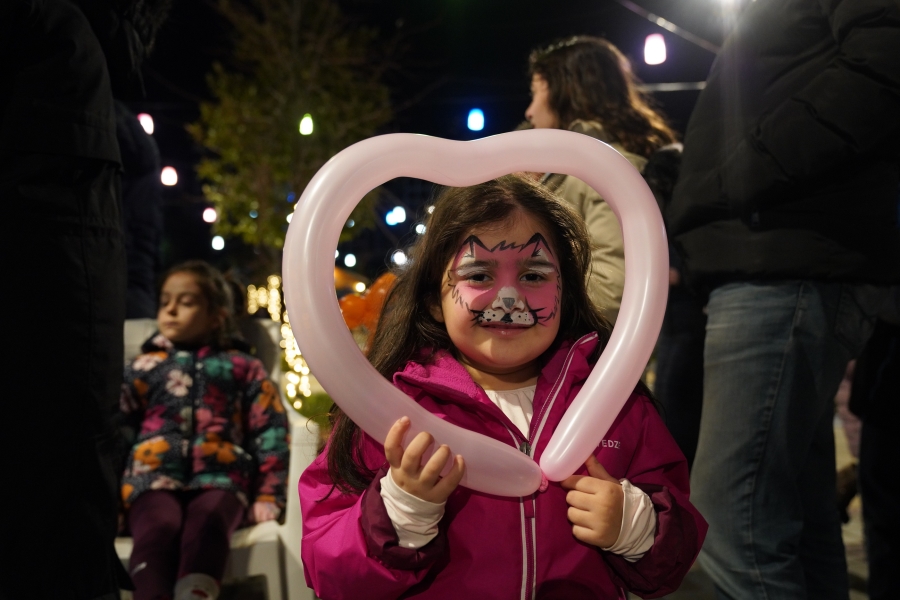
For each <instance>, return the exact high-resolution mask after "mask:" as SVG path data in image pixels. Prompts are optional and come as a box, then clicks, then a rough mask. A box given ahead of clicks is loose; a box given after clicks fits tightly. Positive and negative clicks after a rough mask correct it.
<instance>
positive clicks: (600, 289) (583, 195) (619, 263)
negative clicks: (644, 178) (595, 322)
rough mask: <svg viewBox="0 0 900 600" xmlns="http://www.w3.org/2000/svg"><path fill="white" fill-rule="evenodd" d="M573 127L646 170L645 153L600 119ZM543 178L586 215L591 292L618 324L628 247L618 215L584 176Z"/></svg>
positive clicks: (595, 301)
mask: <svg viewBox="0 0 900 600" xmlns="http://www.w3.org/2000/svg"><path fill="white" fill-rule="evenodd" d="M569 129H570V130H571V131H575V132H577V133H583V134H585V135H589V136H591V137H594V138H597V139H598V140H600V141H601V142H606V143H607V144H609V145H610V146H612V147H613V148H615V149H616V150H617V151H618V152H619V153H620V154H621V155H622V156H624V157H625V158H627V159H628V161H629V162H630V163H631V164H632V165H633V166H634V167H635V168H636V169H637V170H638V171H643V170H644V165H646V164H647V159H646V158H644V157H643V156H639V155H637V154H632V153H631V152H628V151H627V150H625V149H624V148H623V147H622V145H621V144H619V143H617V142H613V141H611V140H610V138H609V136H608V135H607V133H606V132H605V131H604V130H603V126H601V125H600V123H598V122H596V121H574V122H573V123H572V125H571V126H570V127H569ZM541 182H542V183H543V184H544V185H545V186H546V187H547V189H549V190H550V191H552V192H554V193H555V194H556V195H558V196H560V197H561V198H563V199H564V200H566V201H567V202H568V203H569V204H570V205H571V206H572V207H573V208H574V209H575V210H576V211H578V214H580V215H581V216H582V217H584V221H585V223H586V224H587V229H588V232H589V233H590V234H591V242H592V245H593V250H592V252H591V274H590V277H589V278H588V292H589V293H590V296H591V299H592V300H593V301H594V303H595V304H597V306H598V307H599V308H600V310H601V311H602V312H603V316H605V317H606V318H607V319H609V321H610V323H612V324H615V322H616V317H618V316H619V306H620V305H621V304H622V288H623V287H624V286H625V249H624V246H623V242H622V228H621V227H620V226H619V221H618V219H616V216H615V215H614V214H613V211H612V208H610V206H609V205H608V204H607V203H606V202H604V200H603V198H601V197H600V194H598V193H597V192H596V191H595V190H594V189H593V188H592V187H590V186H589V185H588V184H586V183H585V182H583V181H581V180H580V179H577V178H575V177H572V176H571V175H565V174H562V173H547V174H545V175H544V176H543V177H542V178H541Z"/></svg>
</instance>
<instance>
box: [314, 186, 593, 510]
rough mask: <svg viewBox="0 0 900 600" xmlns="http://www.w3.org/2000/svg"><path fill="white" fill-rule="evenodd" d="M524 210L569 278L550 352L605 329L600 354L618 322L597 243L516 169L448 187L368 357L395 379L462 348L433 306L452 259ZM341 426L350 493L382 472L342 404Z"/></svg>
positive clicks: (337, 470) (341, 461)
mask: <svg viewBox="0 0 900 600" xmlns="http://www.w3.org/2000/svg"><path fill="white" fill-rule="evenodd" d="M522 213H525V214H528V215H530V216H531V217H532V218H534V219H535V220H536V221H538V222H539V223H541V224H542V225H543V226H544V227H545V228H546V229H547V231H548V233H549V234H550V236H551V239H550V240H548V241H549V242H550V244H551V246H552V248H553V250H554V251H555V252H556V253H557V260H558V261H559V265H560V275H561V277H562V282H563V294H562V306H561V309H560V328H559V334H558V335H557V338H556V340H555V342H554V344H553V345H552V346H551V348H550V349H549V350H548V351H547V352H548V353H550V352H552V351H553V350H554V349H555V348H556V347H558V346H559V344H560V343H561V342H562V341H563V340H567V339H577V338H579V337H581V336H582V335H585V334H587V333H590V332H593V331H597V332H598V333H599V335H600V344H599V345H598V349H597V354H596V355H597V356H599V353H600V351H602V349H603V348H604V347H605V346H606V342H607V341H608V339H609V333H610V329H611V327H610V324H609V322H608V321H606V319H604V318H603V316H601V314H600V312H599V310H598V309H597V307H596V306H595V305H594V304H593V302H592V301H591V299H590V296H589V295H588V292H587V283H586V282H587V277H588V274H589V269H590V266H591V244H590V237H589V236H588V233H587V229H586V228H585V225H584V221H583V220H582V218H581V217H580V216H579V215H578V214H577V213H575V212H574V211H573V210H572V209H571V208H570V207H569V206H568V205H566V204H565V203H564V202H563V201H561V200H559V199H558V198H556V197H555V196H553V195H552V194H551V193H550V192H548V191H547V190H546V189H544V188H543V187H542V186H540V185H538V184H536V183H534V182H532V181H530V180H527V179H525V178H523V177H519V176H515V175H508V176H505V177H501V178H499V179H495V180H492V181H488V182H486V183H482V184H479V185H475V186H471V187H466V188H447V189H445V190H444V192H443V193H442V194H441V195H440V197H439V198H438V199H437V201H436V202H435V204H434V211H433V212H432V214H431V216H430V217H429V219H428V221H427V222H426V230H425V233H424V234H423V235H422V236H421V237H420V238H419V239H418V241H417V242H416V244H415V245H413V246H412V248H411V249H410V250H409V252H408V255H409V261H408V262H407V264H406V265H404V267H402V268H401V269H399V270H398V272H397V280H396V281H395V283H394V286H393V287H392V288H391V291H390V292H389V294H388V296H387V299H386V301H385V304H384V309H383V312H382V315H381V319H380V321H379V324H378V328H377V330H376V333H375V338H374V340H373V342H372V347H371V349H370V350H369V353H368V359H369V361H370V362H371V363H372V365H373V366H374V367H375V368H376V369H377V370H378V372H379V373H381V374H382V375H383V376H384V377H386V378H388V379H391V378H392V377H393V375H394V373H396V372H397V371H399V370H401V369H403V368H404V367H405V366H406V364H407V362H409V361H410V360H414V359H415V360H417V361H419V362H421V361H422V360H428V358H427V356H425V357H423V355H422V353H423V351H425V352H431V353H434V352H435V351H437V350H448V351H450V352H455V348H454V346H453V343H452V342H451V341H450V337H449V335H448V334H447V329H446V327H445V326H444V324H442V323H440V322H438V321H437V320H435V318H434V317H433V316H432V314H431V310H430V309H431V307H433V306H440V302H441V298H440V291H441V283H442V281H443V276H444V271H445V270H446V268H447V264H448V263H449V262H450V260H451V259H452V258H453V257H454V256H455V255H456V253H457V252H458V251H459V246H460V244H461V243H462V242H463V240H464V239H465V237H466V236H467V235H469V234H470V233H471V232H472V230H474V229H476V228H484V227H490V226H496V227H498V228H501V227H503V226H504V225H505V224H507V223H508V222H509V221H510V219H513V218H516V217H517V216H518V215H521V214H522ZM333 423H334V432H333V434H332V437H331V441H330V449H329V452H328V471H329V474H330V476H331V479H332V481H333V482H334V484H335V485H336V486H337V488H338V489H340V490H341V491H342V492H345V493H349V492H353V491H359V490H362V489H364V488H365V487H366V486H368V484H369V483H370V482H371V480H372V478H373V476H374V472H373V471H372V470H371V469H369V468H367V467H366V465H365V464H364V462H363V460H362V456H361V441H362V433H361V431H360V429H359V427H358V426H357V425H356V424H355V423H354V422H353V421H351V420H350V419H349V418H347V417H346V416H345V415H344V414H343V413H341V411H340V410H339V409H336V410H335V412H334V414H333Z"/></svg>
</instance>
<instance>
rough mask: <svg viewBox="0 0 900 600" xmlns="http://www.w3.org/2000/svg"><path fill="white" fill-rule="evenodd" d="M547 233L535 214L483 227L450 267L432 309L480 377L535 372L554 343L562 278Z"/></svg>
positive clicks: (472, 371)
mask: <svg viewBox="0 0 900 600" xmlns="http://www.w3.org/2000/svg"><path fill="white" fill-rule="evenodd" d="M548 237H549V236H548V235H547V232H546V228H545V227H543V226H542V225H541V224H540V223H538V222H536V221H535V220H534V219H532V218H530V217H528V216H523V217H522V218H518V219H515V220H514V221H512V222H511V223H510V224H509V226H507V227H504V228H501V229H498V228H496V227H494V228H486V229H476V230H474V231H472V232H471V233H470V235H469V236H468V237H467V238H466V239H465V241H464V242H463V244H462V246H461V247H460V249H459V252H458V253H457V254H456V256H455V257H453V259H451V260H450V262H449V264H448V265H447V270H446V271H445V274H444V279H443V284H442V288H441V305H440V310H439V311H438V310H437V307H435V311H434V313H433V314H434V315H435V318H437V319H438V320H439V321H441V322H443V323H444V324H445V325H446V327H447V333H448V334H449V335H450V339H451V340H452V342H453V345H454V346H455V347H456V349H457V350H458V351H459V355H461V360H462V362H463V364H464V365H465V366H466V368H467V369H468V370H469V373H470V374H472V376H473V378H474V379H475V381H479V382H481V381H484V380H483V379H479V377H481V376H485V375H486V374H489V375H490V377H493V378H495V379H494V381H496V378H498V377H501V378H502V377H507V378H508V379H509V380H510V381H517V382H521V381H526V380H528V378H529V377H531V376H532V375H533V376H535V377H536V374H537V371H538V367H537V359H538V358H539V357H540V355H541V354H543V353H544V351H546V350H547V348H549V347H550V345H551V344H552V343H553V342H554V341H555V339H556V335H557V333H558V332H559V322H560V318H559V310H560V301H561V298H562V282H561V280H560V274H559V263H558V261H557V258H556V256H555V253H554V251H553V248H552V247H551V246H550V245H549V244H548V242H547V239H548ZM508 389H513V388H508Z"/></svg>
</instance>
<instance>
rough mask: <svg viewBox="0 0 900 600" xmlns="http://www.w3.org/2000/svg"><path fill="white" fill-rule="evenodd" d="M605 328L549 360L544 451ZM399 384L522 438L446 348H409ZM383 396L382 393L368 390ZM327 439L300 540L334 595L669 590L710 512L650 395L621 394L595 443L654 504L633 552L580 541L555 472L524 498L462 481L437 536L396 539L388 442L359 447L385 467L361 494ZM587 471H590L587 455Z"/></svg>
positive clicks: (374, 465)
mask: <svg viewBox="0 0 900 600" xmlns="http://www.w3.org/2000/svg"><path fill="white" fill-rule="evenodd" d="M596 345H597V335H596V334H591V335H588V336H585V337H584V338H582V339H580V340H578V341H577V342H575V343H574V344H568V343H567V344H565V345H564V346H563V347H562V348H561V349H559V350H558V351H557V352H556V353H555V354H554V356H553V357H552V358H551V359H550V360H549V362H548V364H547V365H546V366H545V367H544V369H543V370H542V372H541V375H540V376H539V378H538V382H537V387H536V389H535V395H534V415H535V417H534V419H533V420H532V423H531V432H530V436H529V439H528V441H529V442H530V443H531V445H532V448H533V454H534V457H535V460H538V461H539V460H540V457H541V454H542V453H543V452H544V449H545V448H546V446H547V443H548V442H549V441H550V437H551V436H552V434H553V432H554V431H555V429H556V427H557V426H558V424H559V422H560V420H561V419H562V417H563V415H564V414H565V411H566V409H567V408H568V407H569V404H570V403H571V402H572V400H573V399H574V398H575V396H576V395H577V393H578V392H579V391H580V390H581V387H582V385H584V381H585V379H586V378H587V376H588V375H589V374H590V372H591V364H590V362H589V361H588V358H589V357H590V355H591V352H592V351H593V350H594V348H596ZM394 384H395V385H396V386H397V387H398V388H400V389H401V390H402V391H404V392H405V393H406V394H407V395H409V396H410V397H411V398H413V399H414V400H415V401H416V402H418V403H419V404H420V405H421V406H422V407H424V408H426V409H427V410H429V411H430V412H432V413H434V414H435V415H437V416H439V417H440V418H442V419H444V420H446V421H449V422H452V423H454V424H455V425H459V426H461V427H465V428H466V429H469V430H471V431H475V432H477V433H480V434H482V435H485V436H488V437H490V438H493V439H496V440H498V441H500V442H502V443H504V444H509V445H511V446H513V447H520V446H521V445H522V444H523V443H524V442H525V441H526V440H525V436H523V435H522V434H521V433H520V432H519V430H518V429H517V428H516V426H515V425H513V424H512V422H511V421H509V419H508V418H507V417H506V416H505V415H504V414H503V412H502V411H501V410H500V409H499V408H498V407H497V406H496V405H494V403H493V402H491V400H490V399H489V398H488V397H487V395H486V394H485V393H484V390H483V389H481V387H479V386H478V385H477V384H476V383H475V382H474V381H472V378H471V376H469V374H468V372H467V371H466V370H465V368H464V367H463V366H462V365H461V364H460V363H459V362H457V361H456V360H455V359H454V358H453V357H452V356H451V355H450V354H449V353H447V352H440V353H438V354H437V355H436V356H435V358H434V360H433V361H432V362H430V363H429V364H419V363H416V362H410V363H409V364H408V365H407V367H406V369H404V370H403V371H402V372H400V373H397V374H396V375H395V376H394ZM373 401H374V399H373ZM326 455H327V449H326V452H323V453H322V454H321V455H320V456H319V457H318V458H317V459H316V460H315V461H314V462H313V463H312V465H310V467H309V468H307V470H306V471H305V472H304V473H303V475H302V476H301V478H300V505H301V510H302V512H303V544H302V546H301V553H302V557H303V564H304V567H305V573H306V579H307V582H308V583H309V585H310V586H311V587H312V588H313V589H314V590H315V591H316V593H317V594H318V596H320V597H321V598H324V599H327V600H334V599H338V598H367V599H370V600H378V599H385V600H386V599H391V600H394V599H396V598H428V599H430V600H431V599H443V598H447V599H451V598H452V599H457V598H492V599H509V600H513V599H514V598H516V599H517V598H533V597H535V594H536V595H537V597H538V598H550V597H553V598H567V599H568V598H571V599H572V600H579V599H582V598H585V599H586V598H592V599H593V598H622V599H624V598H625V593H624V591H623V588H624V589H629V590H631V591H633V592H635V593H637V594H639V595H640V596H641V597H644V598H656V597H659V596H662V595H665V594H667V593H670V592H672V591H674V590H675V589H676V588H677V587H678V586H679V584H680V583H681V580H682V578H683V577H684V575H685V574H686V573H687V571H688V569H689V568H690V566H691V564H692V563H693V561H694V559H695V558H696V556H697V553H698V552H699V551H700V546H701V545H702V543H703V539H704V537H705V534H706V522H705V521H704V520H703V518H702V517H701V516H700V515H699V514H698V513H697V511H696V509H694V507H693V506H691V504H690V502H689V501H688V471H687V463H686V461H685V459H684V456H683V455H682V454H681V451H680V450H678V447H677V446H676V445H675V442H674V441H673V440H672V437H671V436H670V435H669V433H668V431H666V428H665V425H663V422H662V420H661V419H660V417H659V414H658V413H657V412H656V409H655V408H654V406H653V405H652V403H651V402H650V400H648V399H647V398H646V397H644V396H642V395H639V394H634V395H632V396H631V398H630V399H629V400H628V401H627V402H626V403H625V406H624V408H623V409H622V411H621V412H620V413H619V416H618V418H617V419H616V421H615V422H614V423H613V425H612V427H611V428H610V430H609V432H608V433H607V434H606V438H605V439H604V440H602V442H601V443H599V444H598V445H597V449H596V451H595V455H596V457H597V459H598V460H599V461H600V463H601V464H603V466H604V467H605V468H606V470H607V471H609V473H610V474H611V475H612V476H613V477H616V478H627V479H628V480H629V481H631V483H632V484H634V485H635V486H637V487H639V488H640V489H642V490H644V492H646V493H647V494H648V495H649V496H650V499H651V500H652V502H653V506H654V508H655V509H656V512H657V533H656V537H655V539H654V542H653V546H652V547H651V549H650V550H649V551H648V552H647V554H645V555H644V556H643V557H642V558H641V559H640V560H638V561H636V562H634V563H631V562H628V561H626V560H625V559H624V558H622V557H621V556H617V555H615V554H611V553H609V552H604V551H602V550H600V549H599V548H596V547H594V546H590V545H588V544H584V543H581V542H579V541H577V540H576V539H575V538H574V537H573V535H572V525H571V523H569V521H568V520H567V518H566V514H567V510H568V505H567V504H566V490H564V489H563V488H562V487H561V486H560V485H559V484H558V483H551V484H550V486H549V487H548V488H547V490H546V491H544V492H537V493H535V494H533V495H531V496H529V497H526V498H507V497H499V496H491V495H487V494H483V493H480V492H475V491H472V490H470V489H468V488H465V487H462V486H460V487H458V488H456V490H455V491H454V492H453V493H452V494H451V495H450V498H449V499H448V500H447V505H446V510H445V513H444V516H443V518H442V519H441V521H440V525H439V533H438V536H437V537H436V538H435V539H433V540H432V541H431V542H429V543H428V544H426V545H425V546H423V547H421V548H419V549H417V550H412V549H409V548H402V547H400V546H399V545H398V539H397V535H396V533H395V531H394V528H393V525H392V524H391V521H390V517H388V515H387V511H386V509H385V507H384V502H383V501H382V498H381V495H380V494H379V491H380V481H381V478H382V477H383V476H384V475H385V473H386V472H387V471H386V469H387V467H386V461H385V458H384V447H383V446H382V445H381V444H379V443H378V442H376V441H375V440H373V439H372V438H371V437H369V436H364V444H363V448H362V452H361V453H360V456H361V457H363V459H364V460H365V462H366V465H367V466H368V467H369V468H370V469H372V470H374V471H378V473H377V475H376V477H375V479H374V480H373V482H372V484H371V485H370V486H369V488H368V489H367V490H365V491H364V492H363V493H362V494H341V493H339V492H338V491H337V490H335V489H334V488H333V485H332V480H331V479H330V478H329V476H328V467H327V462H326ZM579 474H582V475H584V474H587V473H586V470H585V469H584V468H583V467H582V468H581V469H580V470H579Z"/></svg>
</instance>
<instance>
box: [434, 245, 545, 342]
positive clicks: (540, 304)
mask: <svg viewBox="0 0 900 600" xmlns="http://www.w3.org/2000/svg"><path fill="white" fill-rule="evenodd" d="M447 275H448V276H447V279H448V283H449V284H450V285H451V286H452V287H453V292H452V294H451V295H452V297H453V299H454V300H455V302H456V304H458V305H459V306H460V307H462V308H464V309H465V310H467V311H469V312H470V313H471V314H472V318H473V320H474V322H475V323H476V324H478V325H484V326H491V325H494V326H521V327H530V326H533V325H535V324H542V325H543V324H546V322H547V321H549V320H555V319H556V318H557V316H558V312H559V302H560V285H559V266H558V264H557V262H556V259H555V258H554V256H553V253H552V252H551V251H550V247H549V245H548V244H547V241H546V240H545V239H544V236H542V235H541V234H540V233H535V234H533V235H532V236H531V238H530V239H529V240H528V241H527V242H525V243H524V244H518V243H516V242H510V243H507V242H506V240H503V241H501V242H500V243H498V244H496V245H494V246H493V247H488V246H487V245H485V243H484V242H483V241H482V240H481V238H479V237H478V236H476V235H472V236H469V237H468V238H467V239H466V241H465V242H464V243H463V245H462V247H461V248H460V251H459V253H458V254H457V255H456V259H455V260H454V263H453V267H452V268H451V269H450V270H449V272H448V274H447Z"/></svg>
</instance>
